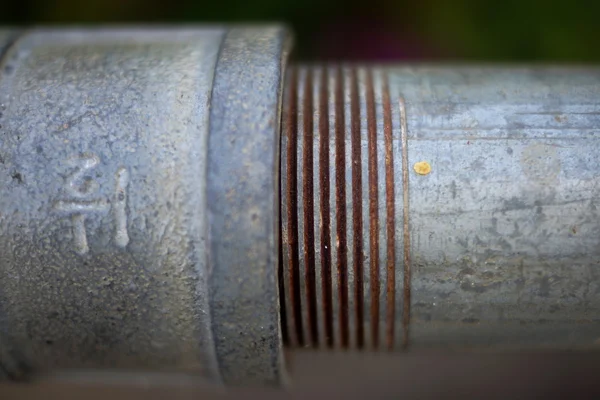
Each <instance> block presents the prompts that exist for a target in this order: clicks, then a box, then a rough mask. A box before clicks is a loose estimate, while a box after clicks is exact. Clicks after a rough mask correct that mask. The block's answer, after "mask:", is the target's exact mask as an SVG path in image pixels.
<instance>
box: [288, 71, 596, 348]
mask: <svg viewBox="0 0 600 400" xmlns="http://www.w3.org/2000/svg"><path fill="white" fill-rule="evenodd" d="M287 87H288V90H287V92H286V97H285V103H284V117H283V129H282V141H283V142H282V143H283V145H282V174H281V176H282V207H283V212H282V240H283V243H284V245H283V251H282V255H283V266H284V267H283V270H282V274H284V276H285V278H284V279H283V283H284V287H285V290H284V293H285V296H284V302H285V308H286V318H285V320H284V323H285V324H286V325H287V327H288V329H287V330H286V331H287V332H288V335H287V336H286V341H287V342H288V343H289V344H290V345H291V346H292V347H296V346H300V347H303V346H312V347H330V348H331V347H333V348H350V347H351V348H358V349H360V348H370V349H377V348H382V349H383V348H387V349H401V348H406V347H407V346H410V347H420V346H424V347H428V348H432V347H442V348H448V347H458V348H494V349H500V348H529V349H531V348H561V349H572V348H586V349H589V348H597V347H598V345H599V343H600V340H599V339H600V335H599V331H598V326H599V325H598V324H599V323H600V318H599V316H600V286H599V284H600V280H599V278H600V276H599V275H598V268H597V267H598V263H599V262H600V246H599V244H600V243H599V239H598V237H599V234H600V221H599V220H598V216H597V204H596V203H597V199H598V194H599V191H600V185H599V177H600V162H599V154H600V141H599V140H598V136H597V135H598V133H599V127H600V73H599V71H598V70H597V69H593V68H564V67H561V68H559V67H556V68H551V67H548V68H519V67H513V68H508V67H505V68H494V67H481V68H478V67H431V66H421V67H389V68H385V67H367V66H341V67H340V66H321V67H319V66H316V67H299V68H297V69H295V70H293V72H292V73H290V74H289V76H288V82H287ZM317 305H318V306H317Z"/></svg>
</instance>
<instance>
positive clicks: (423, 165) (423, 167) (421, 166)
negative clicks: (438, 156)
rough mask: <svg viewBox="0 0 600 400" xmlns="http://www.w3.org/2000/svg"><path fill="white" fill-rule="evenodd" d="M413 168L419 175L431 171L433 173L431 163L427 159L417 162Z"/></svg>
mask: <svg viewBox="0 0 600 400" xmlns="http://www.w3.org/2000/svg"><path fill="white" fill-rule="evenodd" d="M413 169H414V170H415V172H416V173H417V174H419V175H429V173H431V164H429V163H428V162H427V161H419V162H417V163H415V165H414V166H413Z"/></svg>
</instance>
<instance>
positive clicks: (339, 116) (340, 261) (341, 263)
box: [335, 67, 349, 348]
mask: <svg viewBox="0 0 600 400" xmlns="http://www.w3.org/2000/svg"><path fill="white" fill-rule="evenodd" d="M344 157H345V115H344V75H343V72H342V69H341V67H338V68H337V71H336V79H335V205H336V214H335V215H336V225H337V226H336V239H337V252H338V257H337V273H338V283H339V286H338V289H339V301H340V336H341V338H340V341H341V345H342V347H343V348H348V344H349V332H348V329H349V328H348V271H347V261H348V260H347V252H348V249H347V244H346V177H345V172H346V166H345V160H344Z"/></svg>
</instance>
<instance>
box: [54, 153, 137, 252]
mask: <svg viewBox="0 0 600 400" xmlns="http://www.w3.org/2000/svg"><path fill="white" fill-rule="evenodd" d="M98 164H100V158H99V157H98V156H96V155H94V154H83V155H81V156H79V157H75V158H73V159H69V160H68V165H69V166H71V167H74V170H73V172H72V173H71V174H70V175H69V176H68V177H67V179H66V183H65V192H66V193H67V195H68V198H67V199H60V200H57V201H55V202H54V206H53V208H54V211H56V212H59V213H62V214H66V215H67V216H70V218H71V223H72V235H73V247H74V249H75V252H76V253H78V254H81V255H83V254H87V253H88V252H89V250H90V249H89V245H88V239H87V236H88V235H87V230H86V226H85V220H86V215H88V214H92V213H105V212H107V211H108V210H109V209H110V201H109V200H108V199H102V198H92V196H93V195H94V194H95V193H96V192H98V190H99V189H100V185H99V184H98V182H96V181H95V180H94V179H93V178H92V177H91V175H90V173H91V170H92V169H94V168H95V167H96V166H98ZM115 176H116V189H115V196H114V199H113V214H114V218H115V225H116V229H115V231H114V242H115V244H116V245H117V246H119V247H125V246H127V244H128V243H129V234H128V232H127V210H126V206H127V186H128V184H129V173H128V171H127V169H126V168H124V167H121V168H119V169H118V170H117V173H116V175H115Z"/></svg>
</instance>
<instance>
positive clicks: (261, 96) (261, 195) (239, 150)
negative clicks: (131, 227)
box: [208, 27, 289, 385]
mask: <svg viewBox="0 0 600 400" xmlns="http://www.w3.org/2000/svg"><path fill="white" fill-rule="evenodd" d="M288 46H289V37H288V35H287V34H286V32H285V31H284V30H282V29H281V28H278V27H273V28H260V29H258V28H245V29H242V28H239V29H232V30H231V31H229V33H228V34H227V36H226V38H225V41H224V43H223V47H222V49H221V54H220V56H219V62H218V64H217V70H216V75H215V83H214V87H213V92H212V102H211V117H210V122H211V125H210V139H209V145H208V159H209V162H208V214H209V226H210V237H211V247H210V252H209V254H210V257H209V259H210V264H209V265H210V269H211V279H210V293H211V314H212V318H213V320H214V321H219V323H216V324H213V332H214V335H215V343H216V349H217V354H218V357H219V361H220V369H221V373H222V375H223V377H224V379H225V382H226V383H228V384H236V383H250V384H271V385H273V384H277V383H281V382H283V381H285V379H286V376H285V371H284V369H283V349H282V338H281V324H280V321H279V314H280V313H279V291H278V285H277V268H278V264H279V258H278V251H277V249H278V242H277V235H276V232H277V227H278V225H279V222H278V209H279V176H278V173H277V172H278V170H279V142H280V137H279V119H280V109H281V106H280V101H281V92H282V89H283V71H284V64H285V61H286V58H287V53H288Z"/></svg>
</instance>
